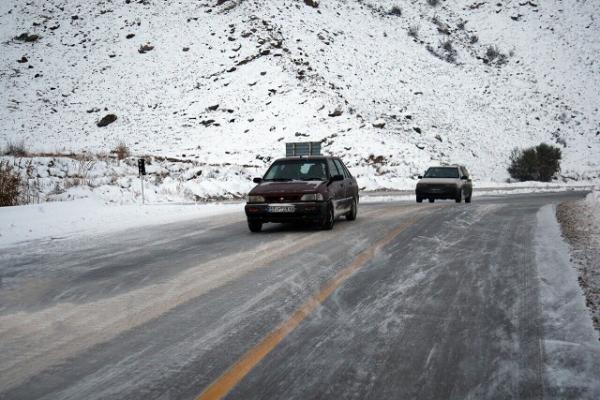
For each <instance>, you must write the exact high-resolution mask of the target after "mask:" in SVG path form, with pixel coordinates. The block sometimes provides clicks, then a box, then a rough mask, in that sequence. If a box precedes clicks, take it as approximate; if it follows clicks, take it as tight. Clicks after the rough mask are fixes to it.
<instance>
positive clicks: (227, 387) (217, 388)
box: [197, 218, 417, 400]
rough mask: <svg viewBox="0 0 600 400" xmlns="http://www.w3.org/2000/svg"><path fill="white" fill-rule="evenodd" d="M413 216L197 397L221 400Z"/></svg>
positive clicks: (365, 251)
mask: <svg viewBox="0 0 600 400" xmlns="http://www.w3.org/2000/svg"><path fill="white" fill-rule="evenodd" d="M416 221H417V218H413V219H411V220H409V221H406V222H404V223H403V224H401V225H399V226H397V227H396V228H394V229H393V230H392V231H390V232H389V233H388V234H387V235H386V236H385V237H384V238H383V239H381V240H380V241H378V242H377V243H375V244H374V245H372V246H371V247H369V248H368V249H366V250H364V251H363V252H362V253H360V254H359V255H358V256H357V257H356V259H354V261H353V262H352V264H350V265H348V266H347V267H345V268H344V269H342V270H341V271H340V272H338V273H337V274H336V275H335V276H334V277H333V278H332V279H331V280H329V281H328V282H327V283H326V284H325V286H323V287H322V288H321V290H320V291H319V292H318V293H316V294H314V295H312V296H311V297H310V298H309V299H308V300H307V301H306V302H305V303H304V304H302V305H301V306H300V308H298V309H297V310H296V311H295V312H294V313H293V314H292V315H291V316H290V317H289V318H288V319H287V320H286V321H284V322H282V323H281V324H280V325H279V326H278V327H277V328H275V329H274V330H272V331H271V332H270V333H269V334H268V335H267V336H266V337H265V338H264V339H263V340H262V341H261V342H260V343H258V344H257V345H256V346H254V347H253V348H252V349H250V350H249V351H248V352H246V354H244V355H243V356H242V357H241V358H240V359H239V360H238V361H237V362H236V363H235V364H233V365H232V366H231V367H230V368H229V369H228V370H227V371H225V372H224V373H223V374H222V375H221V376H220V377H219V378H217V379H216V380H215V381H214V382H213V383H212V384H211V385H210V386H209V387H208V388H206V389H205V390H204V391H203V392H202V394H200V396H198V398H197V400H216V399H222V398H223V397H225V396H226V395H227V393H229V392H230V391H231V389H233V388H234V387H235V386H236V385H237V384H238V383H239V382H240V381H241V380H242V379H244V377H245V376H246V375H248V373H250V371H252V369H253V368H254V367H255V366H256V365H257V364H258V363H259V362H260V361H261V360H262V359H263V358H265V357H266V356H267V355H268V354H269V353H270V352H271V351H272V350H273V349H274V348H275V347H276V346H277V345H278V344H279V343H281V341H282V340H283V339H285V337H286V336H287V335H289V334H290V333H291V332H292V331H294V330H295V329H296V328H297V327H298V325H300V323H301V322H302V321H303V320H304V319H305V318H306V317H308V316H309V315H310V313H311V312H312V311H313V310H314V309H315V308H317V307H318V306H319V305H321V304H322V303H323V302H324V301H325V300H326V299H327V298H328V297H329V296H330V295H331V294H332V293H333V292H334V291H335V290H336V289H337V288H338V287H339V286H340V285H341V284H342V283H344V282H345V281H346V280H347V279H348V278H349V277H350V276H351V275H352V274H353V273H354V272H356V271H357V270H358V269H360V268H361V267H363V266H364V265H365V264H367V262H369V261H370V260H371V259H372V258H373V257H374V256H375V255H376V253H377V252H378V251H379V250H381V249H382V248H383V247H385V246H387V245H388V244H390V243H391V242H392V241H393V240H394V239H395V238H396V237H397V236H398V235H400V233H402V232H403V231H404V230H405V229H406V228H408V227H409V226H410V225H412V224H414V223H415V222H416Z"/></svg>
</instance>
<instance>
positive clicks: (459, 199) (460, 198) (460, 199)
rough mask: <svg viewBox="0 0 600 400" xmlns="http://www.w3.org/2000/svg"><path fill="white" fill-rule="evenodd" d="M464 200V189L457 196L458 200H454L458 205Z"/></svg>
mask: <svg viewBox="0 0 600 400" xmlns="http://www.w3.org/2000/svg"><path fill="white" fill-rule="evenodd" d="M462 198H463V192H462V189H461V190H459V191H458V194H457V195H456V198H455V199H454V200H455V201H456V202H457V203H460V202H462Z"/></svg>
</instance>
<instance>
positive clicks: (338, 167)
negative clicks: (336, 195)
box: [333, 160, 348, 178]
mask: <svg viewBox="0 0 600 400" xmlns="http://www.w3.org/2000/svg"><path fill="white" fill-rule="evenodd" d="M333 162H334V163H335V166H336V167H337V169H338V171H339V172H340V175H342V176H343V177H344V178H348V174H347V172H346V171H345V170H344V166H343V164H342V162H341V161H340V160H333Z"/></svg>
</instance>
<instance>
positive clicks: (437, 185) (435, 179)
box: [416, 165, 473, 203]
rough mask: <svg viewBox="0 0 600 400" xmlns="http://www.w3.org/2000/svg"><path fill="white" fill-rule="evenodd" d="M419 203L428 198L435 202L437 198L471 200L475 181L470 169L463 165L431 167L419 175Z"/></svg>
mask: <svg viewBox="0 0 600 400" xmlns="http://www.w3.org/2000/svg"><path fill="white" fill-rule="evenodd" d="M416 195H417V203H422V202H423V199H428V200H429V202H430V203H433V202H434V201H435V199H454V200H455V201H456V202H457V203H460V202H461V201H462V200H463V199H464V200H465V203H470V202H471V196H472V195H473V183H472V181H471V177H470V175H469V171H467V169H466V168H465V167H464V166H462V165H452V166H442V167H431V168H429V169H428V170H427V172H425V175H423V176H419V182H418V183H417V188H416Z"/></svg>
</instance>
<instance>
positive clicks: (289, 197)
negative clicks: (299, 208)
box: [265, 194, 302, 203]
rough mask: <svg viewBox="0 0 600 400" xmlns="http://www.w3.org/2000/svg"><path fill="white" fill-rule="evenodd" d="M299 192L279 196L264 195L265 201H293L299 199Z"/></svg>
mask: <svg viewBox="0 0 600 400" xmlns="http://www.w3.org/2000/svg"><path fill="white" fill-rule="evenodd" d="M301 197H302V195H300V194H284V195H281V196H265V200H266V201H267V203H295V202H298V201H300V198H301Z"/></svg>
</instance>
